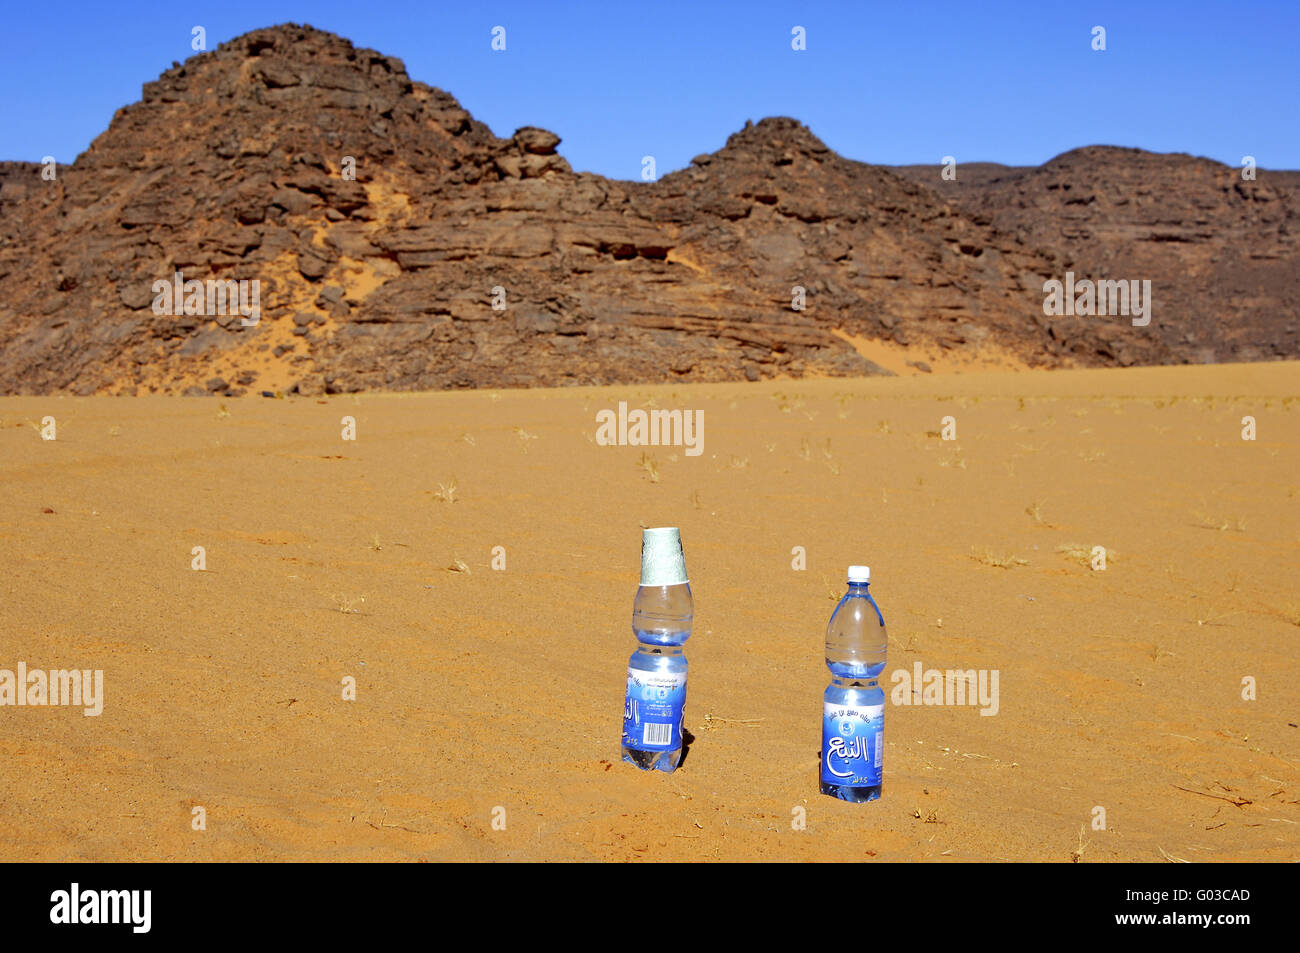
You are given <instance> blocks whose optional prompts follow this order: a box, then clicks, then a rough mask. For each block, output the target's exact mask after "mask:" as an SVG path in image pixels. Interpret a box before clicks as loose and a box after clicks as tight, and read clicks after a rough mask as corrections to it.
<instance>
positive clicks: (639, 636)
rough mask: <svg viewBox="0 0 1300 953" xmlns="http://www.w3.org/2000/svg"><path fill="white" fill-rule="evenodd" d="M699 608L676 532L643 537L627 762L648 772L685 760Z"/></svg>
mask: <svg viewBox="0 0 1300 953" xmlns="http://www.w3.org/2000/svg"><path fill="white" fill-rule="evenodd" d="M694 613H695V603H694V601H693V600H692V598H691V586H690V582H689V581H688V580H687V578H686V558H685V555H684V554H683V553H682V538H681V534H680V533H679V532H678V531H677V529H676V527H663V528H659V529H647V530H645V531H644V532H643V533H642V534H641V586H640V588H638V589H637V591H636V602H634V603H633V604H632V631H633V632H634V633H635V634H636V641H637V646H636V651H635V652H633V653H632V658H631V659H629V660H628V663H627V696H626V698H625V699H624V703H623V760H624V761H627V762H628V763H630V764H634V765H636V766H637V767H638V768H641V769H642V770H645V771H650V770H657V771H675V770H676V769H677V765H678V764H680V763H681V760H682V712H683V710H684V709H685V707H686V667H687V666H686V655H685V653H684V652H683V651H682V646H683V645H684V644H685V643H686V640H687V639H689V638H690V637H691V620H692V618H693V617H694Z"/></svg>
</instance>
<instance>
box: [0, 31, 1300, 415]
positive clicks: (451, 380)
mask: <svg viewBox="0 0 1300 953" xmlns="http://www.w3.org/2000/svg"><path fill="white" fill-rule="evenodd" d="M559 144H560V139H559V137H558V136H556V135H555V134H554V133H551V132H548V131H546V130H543V129H537V128H532V127H526V128H523V129H519V130H517V131H516V132H515V133H514V135H513V136H511V137H510V138H499V137H497V136H495V135H494V134H493V133H492V132H491V131H490V130H489V129H488V128H487V127H486V126H485V125H483V124H482V123H480V122H477V121H475V120H474V118H473V117H472V116H470V115H469V114H468V113H467V112H466V111H465V110H464V109H462V108H461V107H460V105H459V104H458V103H457V102H456V100H455V99H454V98H453V97H452V96H451V95H450V94H448V93H446V92H443V91H442V90H439V89H435V88H432V87H430V86H427V85H425V84H423V83H421V82H417V81H414V80H412V79H411V78H410V77H409V76H408V75H407V73H406V70H405V67H404V66H403V64H402V63H401V61H399V60H397V59H394V58H393V57H390V56H385V55H383V54H381V53H377V52H374V51H371V50H364V49H357V48H355V47H353V46H352V44H351V43H349V42H348V41H346V40H344V39H342V38H340V37H337V36H334V35H332V34H328V33H323V32H320V31H317V30H314V29H312V28H310V27H306V26H296V25H284V26H278V27H273V28H268V29H264V30H257V31H254V32H252V33H249V34H246V35H244V36H241V37H239V38H237V39H235V40H232V41H230V42H229V43H226V44H223V45H222V46H221V47H219V48H218V49H215V50H213V51H210V52H206V53H202V54H199V55H198V56H195V57H193V58H191V59H190V60H187V61H186V62H185V63H184V64H175V65H174V66H173V68H172V69H170V70H168V71H167V72H166V73H164V74H163V75H162V76H161V77H159V79H158V80H156V81H155V82H151V83H147V84H146V85H145V86H144V90H143V96H142V99H141V101H140V102H138V103H135V104H132V105H130V106H127V107H125V108H123V109H121V110H119V111H118V113H117V114H116V115H115V116H114V117H113V120H112V122H111V123H110V125H109V128H108V129H107V131H106V132H104V133H103V134H102V135H100V136H99V137H98V138H97V139H96V140H95V141H94V143H92V145H91V146H90V148H89V149H88V150H87V151H86V152H85V153H84V154H82V155H81V156H79V157H78V158H77V160H76V162H75V163H74V164H72V165H71V166H68V167H61V168H58V169H57V170H56V173H55V177H54V178H53V179H50V178H49V177H48V172H45V170H44V169H43V167H42V166H41V165H39V164H37V163H29V162H9V163H0V393H77V394H117V393H127V394H132V393H230V394H238V393H242V392H244V391H246V390H250V389H253V390H280V391H291V390H296V391H297V392H300V393H304V394H314V393H321V392H325V391H328V392H349V391H357V390H367V389H390V390H410V389H440V388H449V387H479V386H492V387H497V386H528V385H562V384H581V383H609V382H631V381H638V382H652V381H664V380H678V379H682V380H697V381H701V380H729V379H750V380H757V379H760V378H764V377H774V376H782V375H784V376H794V377H797V376H801V375H809V374H812V375H859V374H870V373H880V372H881V369H880V368H878V367H876V366H875V365H874V364H872V363H871V362H870V361H868V360H867V359H865V358H864V357H862V356H860V354H859V352H858V350H856V349H855V347H854V346H853V345H852V344H851V343H849V339H850V338H856V339H866V340H871V339H877V340H889V341H891V342H894V343H896V344H901V345H910V344H919V343H922V342H925V343H928V344H932V345H934V346H936V347H940V348H944V349H948V350H952V351H956V352H958V353H976V352H980V351H982V350H984V349H990V348H996V349H998V350H1000V351H1001V352H1004V353H1009V354H1013V355H1016V356H1017V357H1018V359H1019V360H1020V361H1023V362H1024V363H1026V364H1029V365H1032V366H1049V367H1054V366H1065V365H1101V364H1131V363H1162V362H1163V363H1168V362H1183V361H1199V360H1226V359H1234V358H1235V359H1258V358H1265V357H1273V356H1289V357H1295V356H1297V353H1298V352H1300V339H1297V337H1296V334H1295V325H1296V323H1297V317H1298V316H1300V294H1298V292H1300V286H1298V285H1297V281H1298V280H1300V267H1297V264H1298V260H1300V251H1298V250H1297V247H1296V234H1297V230H1298V223H1297V221H1296V218H1297V210H1298V209H1300V204H1298V198H1300V193H1298V192H1297V189H1296V187H1295V185H1294V181H1293V180H1291V179H1288V180H1285V181H1283V179H1282V178H1281V174H1275V173H1267V172H1261V173H1260V174H1259V178H1258V180H1257V181H1254V182H1244V183H1243V182H1240V179H1239V176H1238V175H1237V172H1236V170H1233V169H1228V168H1227V167H1224V166H1220V165H1217V164H1215V163H1211V162H1208V161H1206V160H1199V159H1191V158H1189V157H1185V156H1157V155H1151V154H1148V153H1141V152H1136V151H1133V150H1108V149H1084V150H1078V151H1077V152H1072V153H1069V154H1067V155H1065V156H1061V157H1058V159H1056V160H1053V161H1052V162H1050V163H1048V164H1046V165H1044V166H1043V167H1041V168H1038V169H1007V168H1005V167H999V166H984V167H981V169H982V171H980V172H978V174H977V173H976V170H975V169H971V170H969V171H970V174H968V175H964V177H963V174H959V177H958V181H957V182H943V181H942V180H941V179H940V178H939V175H938V167H933V168H909V169H897V170H891V169H888V168H884V167H879V166H872V165H867V164H863V163H860V162H854V161H851V160H848V159H844V158H842V157H840V156H838V155H836V154H835V153H833V152H831V151H830V150H828V149H827V147H826V146H825V145H823V144H822V143H821V142H820V141H819V140H818V139H817V138H816V137H815V136H814V135H813V134H812V133H811V132H810V131H809V130H808V129H806V128H805V127H804V126H802V125H801V124H800V123H798V122H797V121H795V120H793V119H784V118H775V119H765V120H763V121H762V122H759V123H757V124H747V125H746V127H745V128H744V129H742V130H740V131H739V132H737V133H735V134H734V135H732V136H731V138H730V139H729V140H728V141H727V144H726V146H725V147H724V148H722V149H721V150H719V151H718V152H716V153H712V154H708V155H701V156H698V157H696V158H695V159H694V160H693V161H692V163H691V165H690V167H689V168H687V169H685V170H682V171H678V172H673V173H671V174H668V175H665V176H663V177H662V178H660V179H659V180H657V181H654V182H645V183H643V182H624V181H615V180H610V179H605V178H602V177H600V176H596V175H591V174H576V173H574V172H573V171H572V170H571V169H570V167H569V164H568V163H567V162H566V161H565V160H564V158H563V157H562V156H561V154H560V152H559V150H558V146H559ZM966 171H967V167H962V173H965V172H966ZM43 172H44V173H45V174H44V175H43ZM1234 176H1236V179H1234ZM1271 177H1273V178H1271ZM1070 268H1073V269H1074V270H1075V271H1076V272H1078V273H1079V274H1080V277H1084V276H1088V277H1108V278H1109V277H1114V278H1151V279H1152V280H1153V285H1154V291H1153V295H1154V297H1155V300H1156V317H1155V320H1154V321H1153V322H1152V325H1151V326H1150V327H1147V328H1137V327H1133V326H1132V325H1131V324H1130V322H1129V320H1128V319H1127V318H1122V317H1120V318H1080V317H1073V316H1053V317H1048V316H1045V315H1044V314H1043V298H1044V294H1043V283H1044V281H1045V280H1047V279H1048V278H1058V279H1059V278H1062V277H1063V276H1064V273H1065V271H1066V270H1067V269H1070ZM177 272H179V273H181V275H182V276H183V278H184V279H190V280H197V281H200V282H209V281H210V282H213V283H217V282H223V281H232V282H239V281H247V282H252V281H256V282H257V287H258V289H259V298H258V301H259V305H260V310H259V313H258V315H257V316H256V317H257V320H256V321H255V322H254V321H252V320H245V319H243V318H242V317H241V315H240V314H238V313H230V312H232V311H233V309H230V308H226V309H221V308H218V309H217V310H219V311H221V310H224V311H225V312H227V313H213V310H212V308H211V304H212V302H210V301H209V302H206V305H207V307H206V309H205V308H204V307H197V308H192V309H191V310H197V311H199V312H201V313H190V314H186V313H184V312H185V310H186V309H185V308H184V307H183V306H179V307H174V308H171V310H172V311H176V312H178V313H156V312H157V311H158V310H160V308H159V307H156V305H159V303H160V301H159V299H160V292H159V289H158V287H156V286H155V283H156V282H162V283H163V284H170V283H171V282H172V280H173V276H174V275H175V274H176V273H177ZM230 287H231V288H232V289H233V287H234V286H233V285H231V286H230ZM167 297H171V295H170V294H168V295H167ZM799 299H802V303H803V307H802V308H796V307H794V304H795V303H796V302H797V301H799ZM176 303H177V304H178V305H179V304H180V302H179V301H178V302H176ZM162 304H163V305H166V304H167V302H162ZM218 304H220V302H219V301H218ZM162 310H164V311H165V310H166V308H165V307H164V308H163V309H162Z"/></svg>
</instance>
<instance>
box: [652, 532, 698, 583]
mask: <svg viewBox="0 0 1300 953" xmlns="http://www.w3.org/2000/svg"><path fill="white" fill-rule="evenodd" d="M688 581H689V580H688V579H687V578H686V556H685V554H683V553H682V536H681V533H679V532H678V530H677V527H676V526H661V527H658V528H657V529H647V530H644V531H642V533H641V585H643V586H677V585H681V584H682V583H684V582H688Z"/></svg>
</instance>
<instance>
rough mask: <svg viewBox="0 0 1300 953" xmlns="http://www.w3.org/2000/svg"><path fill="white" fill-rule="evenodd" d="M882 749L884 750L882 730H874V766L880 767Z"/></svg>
mask: <svg viewBox="0 0 1300 953" xmlns="http://www.w3.org/2000/svg"><path fill="white" fill-rule="evenodd" d="M884 750H885V733H884V732H883V731H877V732H876V764H875V767H877V768H878V767H880V754H881V752H882V751H884Z"/></svg>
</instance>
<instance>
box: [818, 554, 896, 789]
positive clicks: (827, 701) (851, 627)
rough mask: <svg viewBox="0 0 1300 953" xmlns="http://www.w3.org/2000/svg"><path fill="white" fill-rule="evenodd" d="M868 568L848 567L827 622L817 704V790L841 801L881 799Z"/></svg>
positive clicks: (880, 628)
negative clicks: (822, 691)
mask: <svg viewBox="0 0 1300 953" xmlns="http://www.w3.org/2000/svg"><path fill="white" fill-rule="evenodd" d="M870 580H871V570H870V569H869V568H868V567H866V566H850V567H849V589H848V592H846V593H845V594H844V596H843V598H841V599H840V601H839V604H838V605H836V606H835V611H834V612H833V613H832V614H831V621H830V623H829V624H827V626H826V667H827V668H829V669H830V670H831V683H830V685H828V686H827V687H826V695H825V698H824V699H823V703H822V759H821V792H822V794H829V795H830V796H831V797H837V798H839V799H840V800H842V801H874V800H875V799H876V798H878V797H880V786H881V785H880V780H881V762H882V759H883V756H884V743H885V736H884V724H885V693H884V692H883V691H882V690H881V688H880V681H879V678H880V673H881V672H882V671H883V670H884V668H885V650H886V648H887V646H888V637H887V635H886V632H885V617H884V616H883V615H881V613H880V607H879V606H877V605H876V601H875V599H873V598H872V597H871V593H870V591H869V584H870Z"/></svg>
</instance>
